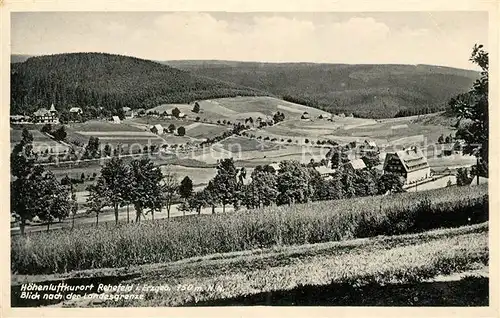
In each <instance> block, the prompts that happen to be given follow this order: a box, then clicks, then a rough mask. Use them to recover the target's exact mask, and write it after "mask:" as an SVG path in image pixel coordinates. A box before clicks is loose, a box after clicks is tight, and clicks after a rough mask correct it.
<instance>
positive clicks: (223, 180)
mask: <svg viewBox="0 0 500 318" xmlns="http://www.w3.org/2000/svg"><path fill="white" fill-rule="evenodd" d="M212 186H213V189H212V191H213V193H214V194H215V195H216V197H217V198H218V201H220V202H221V203H222V211H223V212H225V211H226V205H227V204H232V203H233V204H234V203H235V199H236V194H237V191H238V189H239V187H238V180H237V169H236V167H235V166H234V160H233V158H229V159H222V160H220V161H219V163H218V164H217V174H216V175H215V177H214V178H213V179H212Z"/></svg>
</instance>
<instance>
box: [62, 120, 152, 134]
mask: <svg viewBox="0 0 500 318" xmlns="http://www.w3.org/2000/svg"><path fill="white" fill-rule="evenodd" d="M68 126H69V127H70V128H72V129H73V130H75V131H79V132H115V131H137V132H140V131H143V130H141V129H139V128H137V127H134V126H131V125H128V124H125V123H119V124H114V123H112V122H107V121H102V120H90V121H87V122H84V123H77V124H69V125H68Z"/></svg>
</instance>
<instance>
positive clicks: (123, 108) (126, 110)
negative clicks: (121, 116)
mask: <svg viewBox="0 0 500 318" xmlns="http://www.w3.org/2000/svg"><path fill="white" fill-rule="evenodd" d="M122 110H123V112H124V113H126V112H128V111H130V110H132V108H130V107H122Z"/></svg>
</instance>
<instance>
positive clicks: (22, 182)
mask: <svg viewBox="0 0 500 318" xmlns="http://www.w3.org/2000/svg"><path fill="white" fill-rule="evenodd" d="M30 139H31V138H30V137H29V136H28V135H26V136H25V137H24V138H23V140H22V141H21V143H20V144H18V145H16V147H14V149H13V152H12V154H11V174H12V181H11V183H10V191H11V195H10V200H11V201H10V204H11V211H12V214H13V215H14V217H15V218H16V220H18V221H19V227H20V230H21V235H24V234H25V227H26V222H27V221H29V220H32V219H33V218H34V217H35V216H38V217H39V218H40V219H43V220H45V221H48V222H49V223H48V226H50V222H51V221H52V220H54V219H60V220H61V219H64V218H65V217H67V216H68V214H69V210H70V203H69V194H68V192H67V191H66V189H65V188H64V187H63V186H62V185H61V183H60V182H58V181H57V179H56V178H55V176H54V174H52V173H51V172H50V171H46V170H45V168H44V167H43V166H35V165H34V161H33V159H32V158H31V157H30V156H29V154H30V150H29V149H30V148H31V145H30V144H29V143H28V142H29V140H30ZM25 142H26V144H25Z"/></svg>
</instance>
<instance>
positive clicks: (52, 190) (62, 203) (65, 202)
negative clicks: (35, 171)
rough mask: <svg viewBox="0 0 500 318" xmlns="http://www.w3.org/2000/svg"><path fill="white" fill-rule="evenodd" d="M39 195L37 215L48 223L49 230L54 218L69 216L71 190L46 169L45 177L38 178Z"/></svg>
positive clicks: (60, 218) (61, 218)
mask: <svg viewBox="0 0 500 318" xmlns="http://www.w3.org/2000/svg"><path fill="white" fill-rule="evenodd" d="M38 182H39V183H40V185H39V188H38V191H39V192H38V193H37V194H36V195H37V196H38V197H39V201H38V207H37V209H38V213H37V216H38V217H39V218H40V220H42V221H44V222H46V223H47V231H49V230H50V224H51V223H52V222H53V221H54V220H56V219H57V220H63V219H65V218H66V217H68V216H69V213H70V211H71V202H70V195H69V191H68V190H67V189H66V187H64V186H63V185H61V183H60V182H59V181H57V179H56V177H55V176H54V174H53V173H52V172H50V171H45V172H44V174H43V179H42V180H38Z"/></svg>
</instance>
